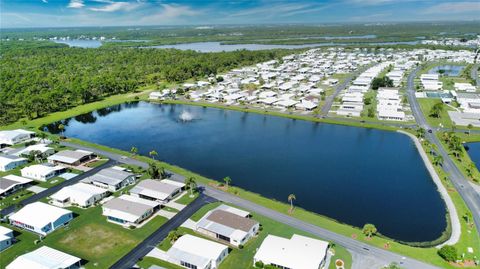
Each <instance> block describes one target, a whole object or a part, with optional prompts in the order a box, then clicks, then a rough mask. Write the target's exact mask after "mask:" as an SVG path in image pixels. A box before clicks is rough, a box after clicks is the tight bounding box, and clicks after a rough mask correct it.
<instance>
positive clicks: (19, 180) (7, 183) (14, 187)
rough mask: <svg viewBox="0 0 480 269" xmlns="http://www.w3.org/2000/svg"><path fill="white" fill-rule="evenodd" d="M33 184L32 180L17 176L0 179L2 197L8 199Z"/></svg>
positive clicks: (0, 195)
mask: <svg viewBox="0 0 480 269" xmlns="http://www.w3.org/2000/svg"><path fill="white" fill-rule="evenodd" d="M30 183H32V180H31V179H28V178H24V177H19V176H16V175H6V176H3V177H0V197H6V196H8V195H10V194H12V193H14V192H16V191H18V190H20V189H23V188H25V187H26V186H28V185H30Z"/></svg>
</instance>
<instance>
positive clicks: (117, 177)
mask: <svg viewBox="0 0 480 269" xmlns="http://www.w3.org/2000/svg"><path fill="white" fill-rule="evenodd" d="M131 176H133V174H132V173H129V172H126V171H121V170H117V169H113V168H105V169H102V170H100V171H98V172H97V173H96V174H94V175H93V176H91V177H89V178H88V179H89V180H90V181H96V182H101V183H104V184H107V185H116V184H118V183H120V182H122V181H124V180H125V179H126V178H128V177H131Z"/></svg>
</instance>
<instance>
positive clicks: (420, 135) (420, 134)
mask: <svg viewBox="0 0 480 269" xmlns="http://www.w3.org/2000/svg"><path fill="white" fill-rule="evenodd" d="M416 131H417V137H418V138H425V133H426V131H425V128H422V127H418V128H417V130H416Z"/></svg>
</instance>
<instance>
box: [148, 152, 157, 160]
mask: <svg viewBox="0 0 480 269" xmlns="http://www.w3.org/2000/svg"><path fill="white" fill-rule="evenodd" d="M148 155H150V158H152V159H154V160H155V156H158V153H157V152H156V151H155V150H152V151H150V152H149V153H148Z"/></svg>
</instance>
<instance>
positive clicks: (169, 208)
mask: <svg viewBox="0 0 480 269" xmlns="http://www.w3.org/2000/svg"><path fill="white" fill-rule="evenodd" d="M162 210H165V211H168V212H172V213H178V212H180V211H179V210H178V209H176V208H173V207H169V206H164V207H162Z"/></svg>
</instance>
